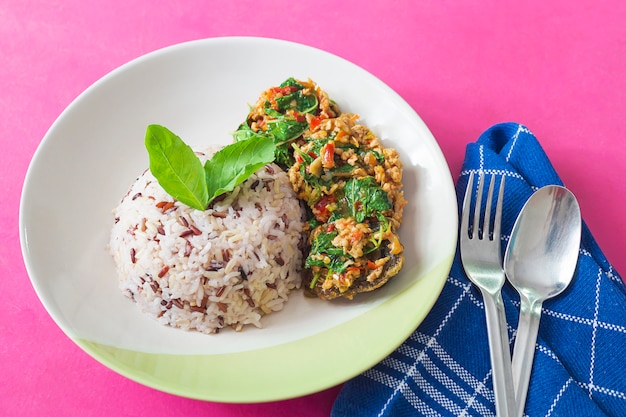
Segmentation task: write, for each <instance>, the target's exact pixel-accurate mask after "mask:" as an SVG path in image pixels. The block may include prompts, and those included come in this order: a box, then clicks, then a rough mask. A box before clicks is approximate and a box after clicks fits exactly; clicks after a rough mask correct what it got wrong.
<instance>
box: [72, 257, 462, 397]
mask: <svg viewBox="0 0 626 417" xmlns="http://www.w3.org/2000/svg"><path fill="white" fill-rule="evenodd" d="M453 258H454V254H450V255H448V256H447V257H445V258H444V260H443V261H441V262H440V263H439V264H438V265H436V266H435V267H434V268H433V269H431V270H430V271H428V272H427V273H425V274H423V275H421V276H420V277H417V278H416V282H415V283H414V284H413V285H411V286H409V287H408V288H406V289H405V290H404V291H401V292H399V293H398V294H396V295H394V296H392V297H390V298H389V299H388V300H386V301H385V302H383V303H381V304H379V305H377V306H376V307H374V308H372V309H371V310H369V311H367V312H365V313H363V314H362V315H360V316H358V317H356V318H354V319H352V320H350V321H348V322H346V323H343V324H340V325H338V326H335V327H333V328H331V329H328V330H325V331H323V332H321V333H318V334H315V335H312V336H309V337H306V338H303V339H299V340H296V341H292V342H288V343H284V344H281V345H278V346H272V347H268V348H263V349H257V350H249V351H243V352H236V353H225V354H215V355H174V354H156V353H145V352H138V351H133V350H127V349H120V348H116V347H113V346H108V345H103V344H100V343H96V342H91V341H88V340H84V339H74V341H75V342H76V343H77V344H78V345H79V346H80V347H81V348H82V349H83V350H84V351H85V352H87V353H88V354H89V355H91V356H92V357H93V358H94V359H96V360H98V361H99V362H101V363H102V364H104V365H106V366H107V367H109V368H110V369H112V370H114V371H116V372H117V373H119V374H121V375H123V376H125V377H127V378H129V379H131V380H133V381H135V382H138V383H141V384H143V385H146V386H149V387H151V388H154V389H157V390H160V391H163V392H167V393H170V394H174V395H178V396H182V397H187V398H193V399H198V400H206V401H218V402H227V403H255V402H269V401H279V400H286V399H290V398H294V397H299V396H303V395H308V394H312V393H315V392H319V391H322V390H324V389H327V388H331V387H333V386H336V385H338V384H341V383H343V382H345V381H347V380H349V379H351V378H353V377H355V376H357V375H358V374H360V373H362V372H364V371H366V370H367V369H369V368H371V367H372V366H374V365H376V364H377V363H378V362H379V361H381V360H382V359H384V358H385V357H386V356H388V355H389V354H390V353H391V352H393V351H394V350H395V349H396V348H397V347H398V346H399V345H400V344H402V342H403V341H404V340H406V339H407V338H408V337H409V336H410V335H411V333H413V331H415V329H416V327H417V326H418V325H419V324H420V323H421V322H422V321H423V319H424V318H425V317H426V315H427V314H428V312H429V311H430V310H431V308H432V306H433V305H434V303H435V301H436V300H437V298H438V296H439V294H440V293H441V290H442V289H443V286H444V284H445V282H446V279H447V275H448V272H449V271H450V267H451V265H452V261H453ZM425 295H427V296H426V297H425ZM418 299H426V300H428V303H424V304H422V305H418V306H415V305H413V303H414V300H418ZM390 340H394V341H396V342H395V343H390ZM358 352H364V353H363V354H358ZM319 355H326V357H325V358H324V360H319V358H318V356H319ZM312 357H315V358H317V359H316V360H310V359H307V358H312ZM277 364H278V365H277Z"/></svg>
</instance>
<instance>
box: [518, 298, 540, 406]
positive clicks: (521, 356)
mask: <svg viewBox="0 0 626 417" xmlns="http://www.w3.org/2000/svg"><path fill="white" fill-rule="evenodd" d="M520 298H521V307H520V316H519V323H518V325H517V337H516V339H515V347H514V348H513V361H512V362H513V363H512V368H513V385H514V386H515V393H516V401H517V413H516V417H522V416H523V414H524V407H525V405H526V395H527V394H528V384H529V382H530V373H531V371H532V367H533V360H534V358H535V344H536V342H537V332H538V330H539V320H540V319H541V301H534V302H533V301H530V300H529V299H528V298H526V297H525V296H523V295H521V296H520Z"/></svg>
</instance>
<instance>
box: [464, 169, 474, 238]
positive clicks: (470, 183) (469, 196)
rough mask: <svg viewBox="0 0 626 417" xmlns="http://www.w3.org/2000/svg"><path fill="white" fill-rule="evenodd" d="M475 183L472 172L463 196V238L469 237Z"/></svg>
mask: <svg viewBox="0 0 626 417" xmlns="http://www.w3.org/2000/svg"><path fill="white" fill-rule="evenodd" d="M473 184H474V172H470V175H469V179H468V180H467V187H466V188H465V197H463V210H462V211H461V238H468V237H469V211H470V205H471V203H472V188H473V186H474V185H473Z"/></svg>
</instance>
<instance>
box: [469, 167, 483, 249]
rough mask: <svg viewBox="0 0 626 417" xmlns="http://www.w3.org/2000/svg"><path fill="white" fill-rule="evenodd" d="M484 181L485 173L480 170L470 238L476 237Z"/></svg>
mask: <svg viewBox="0 0 626 417" xmlns="http://www.w3.org/2000/svg"><path fill="white" fill-rule="evenodd" d="M484 183H485V173H484V172H481V173H480V176H479V177H478V192H477V193H476V203H475V204H474V225H473V227H472V238H474V237H478V238H480V236H479V234H478V230H479V229H478V225H479V223H480V208H481V205H482V201H483V184H484Z"/></svg>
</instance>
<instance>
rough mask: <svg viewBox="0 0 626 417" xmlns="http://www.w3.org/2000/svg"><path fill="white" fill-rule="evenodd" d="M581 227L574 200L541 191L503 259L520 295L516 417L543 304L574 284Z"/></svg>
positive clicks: (564, 193)
mask: <svg viewBox="0 0 626 417" xmlns="http://www.w3.org/2000/svg"><path fill="white" fill-rule="evenodd" d="M581 226H582V221H581V217H580V207H579V205H578V201H576V197H574V195H573V194H572V193H571V192H570V191H569V190H568V189H566V188H564V187H560V186H556V185H549V186H546V187H543V188H540V189H539V190H538V191H536V192H535V193H534V194H533V195H532V196H531V197H530V199H529V200H528V201H527V202H526V204H525V205H524V207H523V208H522V211H521V212H520V214H519V217H518V218H517V220H516V222H515V225H514V226H513V231H512V232H511V238H510V240H509V245H508V246H507V249H506V253H505V256H504V269H505V272H506V275H507V278H508V279H509V281H510V283H511V284H512V285H513V287H514V288H515V289H516V290H517V292H519V295H520V301H521V306H520V316H519V323H518V327H517V337H516V340H515V346H514V348H513V359H512V362H513V365H512V366H513V385H514V387H515V393H516V404H517V417H521V416H522V415H523V412H524V407H525V404H526V394H527V393H528V383H529V381H530V373H531V369H532V364H533V359H534V355H535V343H536V341H537V331H538V330H539V319H540V317H541V306H542V303H543V302H544V301H545V300H546V299H548V298H551V297H554V296H556V295H558V294H560V293H561V292H562V291H563V290H564V289H565V288H566V287H567V286H568V285H569V283H570V281H571V280H572V276H573V274H574V271H575V269H576V263H577V260H578V252H579V248H580V234H581Z"/></svg>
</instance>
